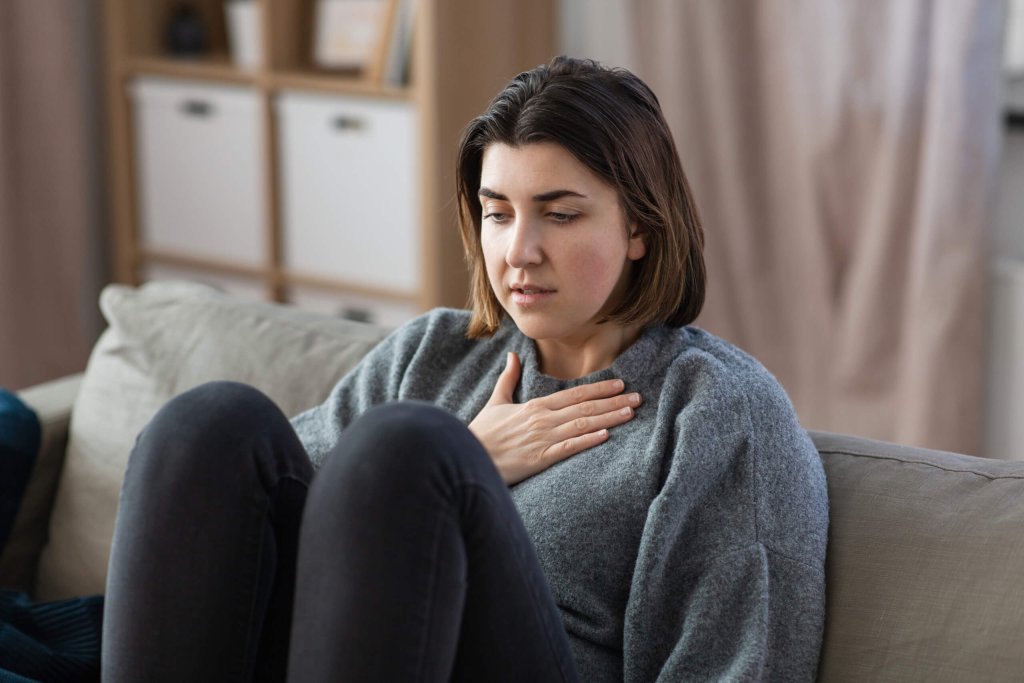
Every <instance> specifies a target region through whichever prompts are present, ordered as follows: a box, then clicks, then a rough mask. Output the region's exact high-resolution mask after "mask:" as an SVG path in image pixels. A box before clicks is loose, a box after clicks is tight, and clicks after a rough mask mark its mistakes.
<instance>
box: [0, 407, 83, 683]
mask: <svg viewBox="0 0 1024 683" xmlns="http://www.w3.org/2000/svg"><path fill="white" fill-rule="evenodd" d="M40 437H41V430H40V425H39V419H38V417H37V416H36V414H35V413H34V412H33V411H32V410H31V409H30V408H29V407H28V406H26V405H25V404H24V403H23V402H22V401H21V400H19V399H18V397H17V396H15V395H14V394H13V393H11V392H9V391H7V390H5V389H3V388H0V551H2V550H3V546H4V544H5V542H6V541H7V537H8V535H9V534H10V531H11V527H12V526H13V525H14V518H15V516H16V515H17V512H18V506H19V504H20V503H21V497H22V494H24V492H25V486H26V485H27V483H28V479H29V476H30V475H31V474H32V468H33V466H34V465H35V461H36V457H37V456H38V454H39V444H40ZM102 618H103V597H102V596H98V595H97V596H93V597H88V598H73V599H71V600H59V601H56V602H48V603H34V602H32V600H31V599H30V598H29V596H28V595H26V594H25V593H22V592H18V591H10V590H0V683H36V682H38V683H61V682H63V681H98V680H100V633H101V624H102Z"/></svg>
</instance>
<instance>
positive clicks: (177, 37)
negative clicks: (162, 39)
mask: <svg viewBox="0 0 1024 683" xmlns="http://www.w3.org/2000/svg"><path fill="white" fill-rule="evenodd" d="M166 41H167V42H166V45H167V51H168V52H169V53H170V54H172V55H175V56H177V57H196V56H198V55H201V54H203V53H204V52H206V25H205V24H204V23H203V18H202V17H201V16H200V15H199V12H198V11H197V10H196V8H195V7H193V6H192V5H190V4H189V3H187V2H180V3H178V4H177V6H176V7H175V8H174V12H173V13H172V14H171V20H170V22H168V24H167V35H166Z"/></svg>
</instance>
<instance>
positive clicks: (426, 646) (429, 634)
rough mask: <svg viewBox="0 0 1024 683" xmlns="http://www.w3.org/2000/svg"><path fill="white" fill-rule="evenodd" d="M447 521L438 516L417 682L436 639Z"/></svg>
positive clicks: (441, 515)
mask: <svg viewBox="0 0 1024 683" xmlns="http://www.w3.org/2000/svg"><path fill="white" fill-rule="evenodd" d="M445 521H446V520H445V514H444V513H442V514H439V515H438V516H437V522H436V523H435V525H434V547H433V549H432V551H431V556H430V567H431V571H430V574H429V577H430V578H429V583H428V585H427V601H426V604H427V609H428V614H427V622H426V625H425V631H426V632H425V633H424V637H423V638H422V639H421V641H420V652H419V653H418V655H417V661H418V666H417V667H416V679H415V680H424V678H423V667H424V666H425V665H426V661H427V652H428V651H429V650H430V644H431V643H432V642H433V641H434V637H433V631H434V619H433V616H434V594H435V592H436V589H437V575H438V571H439V568H438V555H439V554H440V547H441V533H440V530H441V527H442V526H443V525H444V523H445ZM460 623H461V619H460ZM454 656H455V653H454V652H453V653H452V658H453V661H454Z"/></svg>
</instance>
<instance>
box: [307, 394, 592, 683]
mask: <svg viewBox="0 0 1024 683" xmlns="http://www.w3.org/2000/svg"><path fill="white" fill-rule="evenodd" d="M288 674H289V676H288V678H289V680H290V681H302V682H303V683H306V682H311V683H315V682H317V681H336V680H340V681H389V682H391V681H448V680H467V681H531V682H535V681H541V682H543V681H567V680H575V669H574V664H573V661H572V655H571V653H570V650H569V643H568V639H567V637H566V635H565V631H564V628H563V626H562V622H561V617H560V615H559V613H558V609H557V607H556V606H555V604H554V601H553V599H552V598H551V595H550V591H549V589H548V586H547V582H546V580H545V579H544V576H543V574H542V573H541V570H540V567H539V565H538V563H537V559H536V556H535V554H534V550H533V547H532V545H531V543H530V540H529V538H528V536H527V534H526V530H525V528H524V527H523V523H522V520H521V519H520V517H519V514H518V512H517V511H516V508H515V505H514V504H513V502H512V499H511V497H510V496H509V493H508V489H507V487H506V486H505V484H504V482H502V481H501V478H500V476H499V475H498V472H497V470H496V469H495V467H494V465H493V463H492V462H491V460H490V458H489V457H488V456H487V453H486V452H485V451H484V449H483V447H482V446H481V445H480V443H479V442H478V441H477V440H476V439H475V438H474V437H473V435H472V434H471V433H470V432H469V430H468V429H466V427H465V426H464V425H463V424H462V423H461V422H459V421H458V420H457V419H456V418H454V417H452V416H451V415H449V414H448V413H445V412H444V411H442V410H439V409H437V408H434V407H431V406H428V405H425V404H416V403H398V404H389V405H385V406H380V407H377V408H374V409H372V410H370V411H368V412H367V413H366V414H365V415H364V416H363V417H362V418H360V419H359V420H358V421H356V423H355V424H353V425H352V426H351V427H349V428H348V429H347V430H346V431H345V433H344V434H343V435H342V438H341V441H340V443H339V444H338V447H337V448H336V449H335V451H334V452H333V453H332V454H331V456H330V457H329V458H328V459H327V462H326V463H325V465H324V467H323V468H322V470H321V471H319V472H318V473H317V475H316V478H315V480H314V482H313V485H312V487H311V489H310V493H309V499H308V500H307V503H306V509H305V511H304V513H303V523H302V532H301V536H300V541H299V562H298V583H297V586H296V593H295V617H294V624H293V629H292V644H291V662H290V664H289V670H288Z"/></svg>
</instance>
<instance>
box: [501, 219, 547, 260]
mask: <svg viewBox="0 0 1024 683" xmlns="http://www.w3.org/2000/svg"><path fill="white" fill-rule="evenodd" d="M543 260H544V250H543V248H542V247H541V234H540V229H539V227H538V226H536V225H534V224H533V223H532V222H531V221H529V220H523V219H517V220H516V224H515V226H514V227H513V229H512V240H511V241H510V242H509V245H508V250H507V251H506V252H505V262H506V263H507V264H508V265H509V266H510V267H512V268H525V267H526V266H531V265H537V264H539V263H540V262H541V261H543Z"/></svg>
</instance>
